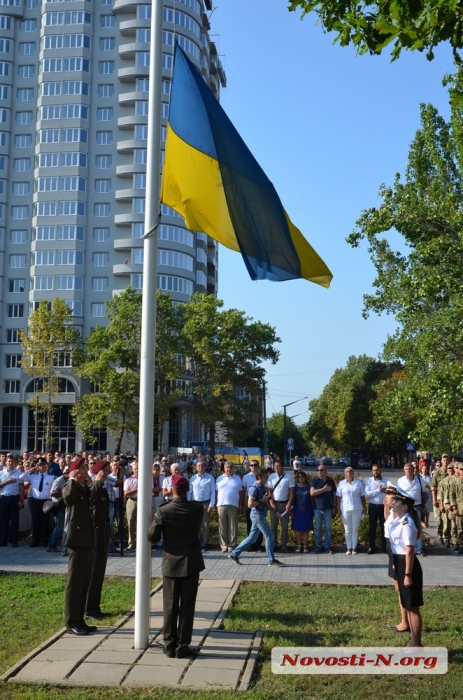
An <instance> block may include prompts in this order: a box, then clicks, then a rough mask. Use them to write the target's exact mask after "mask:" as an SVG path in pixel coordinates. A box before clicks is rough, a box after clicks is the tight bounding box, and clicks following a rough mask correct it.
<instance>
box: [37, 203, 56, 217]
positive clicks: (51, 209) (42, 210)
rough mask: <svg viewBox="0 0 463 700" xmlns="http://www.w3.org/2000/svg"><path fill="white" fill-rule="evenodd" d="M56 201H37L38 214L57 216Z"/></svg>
mask: <svg viewBox="0 0 463 700" xmlns="http://www.w3.org/2000/svg"><path fill="white" fill-rule="evenodd" d="M55 215H56V202H37V216H55Z"/></svg>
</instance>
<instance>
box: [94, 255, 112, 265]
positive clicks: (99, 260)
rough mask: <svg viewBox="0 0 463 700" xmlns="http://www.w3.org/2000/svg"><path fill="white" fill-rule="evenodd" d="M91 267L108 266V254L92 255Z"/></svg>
mask: <svg viewBox="0 0 463 700" xmlns="http://www.w3.org/2000/svg"><path fill="white" fill-rule="evenodd" d="M92 260H93V267H107V266H108V264H109V253H93V258H92Z"/></svg>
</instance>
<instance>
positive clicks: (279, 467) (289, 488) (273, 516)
mask: <svg viewBox="0 0 463 700" xmlns="http://www.w3.org/2000/svg"><path fill="white" fill-rule="evenodd" d="M273 468H274V470H275V473H274V474H271V475H270V476H269V478H268V481H267V483H266V487H267V488H268V489H269V492H270V496H271V499H270V507H271V509H272V510H271V513H270V521H271V524H272V532H273V538H274V540H275V550H277V549H278V547H277V546H276V545H277V542H278V523H280V524H281V548H280V551H281V552H287V551H288V548H287V546H286V545H287V542H288V524H289V516H290V513H291V508H292V507H293V502H294V495H295V491H296V486H295V484H294V479H293V477H292V475H291V474H285V468H284V466H283V464H282V463H281V462H279V461H278V460H275V462H274V463H273Z"/></svg>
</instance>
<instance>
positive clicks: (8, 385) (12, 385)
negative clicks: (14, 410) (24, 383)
mask: <svg viewBox="0 0 463 700" xmlns="http://www.w3.org/2000/svg"><path fill="white" fill-rule="evenodd" d="M5 394H19V379H5Z"/></svg>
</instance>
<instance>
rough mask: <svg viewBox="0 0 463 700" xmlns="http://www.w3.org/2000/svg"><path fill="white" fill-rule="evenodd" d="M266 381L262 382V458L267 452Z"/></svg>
mask: <svg viewBox="0 0 463 700" xmlns="http://www.w3.org/2000/svg"><path fill="white" fill-rule="evenodd" d="M266 392H267V382H266V381H265V379H264V380H263V382H262V428H263V430H264V445H263V446H264V459H265V455H266V454H268V434H267V393H266Z"/></svg>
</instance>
